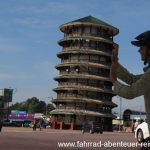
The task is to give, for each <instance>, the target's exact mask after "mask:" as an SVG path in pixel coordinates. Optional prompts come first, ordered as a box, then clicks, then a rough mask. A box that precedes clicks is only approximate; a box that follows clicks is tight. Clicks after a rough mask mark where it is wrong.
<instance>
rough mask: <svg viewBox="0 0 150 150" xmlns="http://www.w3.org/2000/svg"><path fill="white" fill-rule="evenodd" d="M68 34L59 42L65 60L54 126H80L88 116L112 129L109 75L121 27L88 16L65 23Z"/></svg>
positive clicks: (61, 57) (73, 127) (60, 66)
mask: <svg viewBox="0 0 150 150" xmlns="http://www.w3.org/2000/svg"><path fill="white" fill-rule="evenodd" d="M60 30H61V31H62V32H63V33H64V38H63V39H61V40H60V41H59V42H58V43H59V45H60V46H62V51H61V52H59V53H58V54H57V57H58V58H59V59H60V60H61V63H60V64H58V65H57V66H56V69H58V70H59V75H58V76H57V77H55V80H56V81H57V82H58V87H56V88H55V89H54V91H55V92H56V93H57V98H56V99H54V100H53V103H55V105H56V109H55V110H53V111H52V112H51V114H52V118H53V121H54V122H55V127H54V128H61V129H63V128H65V129H67V128H68V129H70V128H71V129H80V128H81V126H82V124H83V122H84V121H85V120H87V119H88V120H95V121H102V122H103V124H104V129H105V130H106V131H110V130H111V129H112V119H113V118H114V117H115V116H114V115H113V114H112V111H111V110H112V108H114V107H116V106H117V105H116V104H114V103H113V102H112V97H113V96H114V93H113V91H112V83H111V81H110V79H109V71H110V65H111V53H112V45H113V36H115V35H116V34H118V33H119V30H118V29H117V28H115V27H113V26H111V25H109V24H107V23H105V22H103V21H101V20H99V19H97V18H94V17H92V16H87V17H85V18H81V19H78V20H75V21H72V22H68V23H65V24H62V25H61V26H60Z"/></svg>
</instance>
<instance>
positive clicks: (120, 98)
mask: <svg viewBox="0 0 150 150" xmlns="http://www.w3.org/2000/svg"><path fill="white" fill-rule="evenodd" d="M117 97H118V98H119V100H120V123H119V131H121V120H122V115H121V114H122V97H120V96H117Z"/></svg>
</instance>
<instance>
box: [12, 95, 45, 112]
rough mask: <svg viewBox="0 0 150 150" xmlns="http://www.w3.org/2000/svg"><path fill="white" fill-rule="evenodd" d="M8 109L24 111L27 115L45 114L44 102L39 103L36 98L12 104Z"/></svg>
mask: <svg viewBox="0 0 150 150" xmlns="http://www.w3.org/2000/svg"><path fill="white" fill-rule="evenodd" d="M10 109H11V110H13V109H16V110H21V111H26V112H28V113H45V112H46V103H45V102H44V101H39V99H38V98H36V97H32V98H29V99H27V100H26V101H24V102H20V103H18V102H17V103H15V104H12V105H11V106H10Z"/></svg>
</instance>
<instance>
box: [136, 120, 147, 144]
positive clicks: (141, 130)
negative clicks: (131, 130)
mask: <svg viewBox="0 0 150 150" xmlns="http://www.w3.org/2000/svg"><path fill="white" fill-rule="evenodd" d="M149 137H150V134H149V130H148V125H147V123H146V122H142V123H141V124H139V125H138V126H137V128H136V129H135V138H136V139H137V141H138V142H139V143H141V142H144V141H146V140H147V139H148V138H149Z"/></svg>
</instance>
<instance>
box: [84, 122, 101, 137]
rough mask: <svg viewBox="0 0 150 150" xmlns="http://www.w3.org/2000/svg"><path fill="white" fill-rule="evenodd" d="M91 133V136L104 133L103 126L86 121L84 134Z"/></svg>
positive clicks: (99, 123)
mask: <svg viewBox="0 0 150 150" xmlns="http://www.w3.org/2000/svg"><path fill="white" fill-rule="evenodd" d="M84 132H89V133H90V134H92V133H95V132H99V133H101V134H102V133H103V125H102V123H101V122H95V121H86V122H85V123H84V125H83V127H82V133H84Z"/></svg>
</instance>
